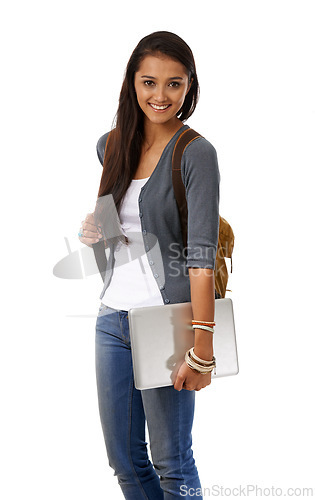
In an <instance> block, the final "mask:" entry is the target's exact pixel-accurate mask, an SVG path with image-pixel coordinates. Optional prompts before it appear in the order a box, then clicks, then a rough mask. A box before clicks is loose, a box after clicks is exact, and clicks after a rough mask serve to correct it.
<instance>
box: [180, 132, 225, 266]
mask: <svg viewBox="0 0 315 500" xmlns="http://www.w3.org/2000/svg"><path fill="white" fill-rule="evenodd" d="M182 179H183V182H184V185H185V189H186V199H187V209H188V227H187V262H186V267H187V268H188V267H201V268H210V269H214V268H215V258H216V253H217V246H218V236H219V201H220V172H219V166H218V160H217V153H216V150H215V148H214V147H213V145H212V144H211V143H210V142H209V141H207V140H206V139H205V138H204V137H200V138H197V139H195V140H194V141H192V142H191V143H190V144H189V145H188V146H187V147H186V149H185V151H184V154H183V156H182Z"/></svg>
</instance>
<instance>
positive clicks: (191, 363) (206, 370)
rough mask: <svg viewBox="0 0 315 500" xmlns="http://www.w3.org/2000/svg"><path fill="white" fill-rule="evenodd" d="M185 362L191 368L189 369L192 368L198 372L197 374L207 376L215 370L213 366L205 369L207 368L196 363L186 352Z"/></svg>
mask: <svg viewBox="0 0 315 500" xmlns="http://www.w3.org/2000/svg"><path fill="white" fill-rule="evenodd" d="M185 361H186V364H187V365H188V366H189V368H192V369H193V370H196V371H197V372H199V373H202V374H203V375H205V374H206V373H209V372H210V371H212V369H213V367H212V366H211V367H205V366H202V367H201V366H200V365H198V364H197V363H195V362H194V361H193V360H192V359H191V358H189V356H188V352H186V354H185Z"/></svg>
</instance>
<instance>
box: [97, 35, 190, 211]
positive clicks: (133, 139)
mask: <svg viewBox="0 0 315 500" xmlns="http://www.w3.org/2000/svg"><path fill="white" fill-rule="evenodd" d="M156 53H162V54H165V55H166V56H168V57H171V58H172V59H175V60H178V61H179V62H181V63H182V64H183V65H184V66H185V68H186V70H187V73H188V81H189V82H190V80H191V78H193V81H192V84H191V87H190V90H189V92H188V93H187V95H186V98H185V101H184V103H183V106H182V107H181V109H180V110H179V111H178V112H177V117H178V118H179V119H180V120H181V121H182V122H184V121H185V120H187V119H188V118H189V117H190V116H191V115H192V113H193V112H194V110H195V108H196V105H197V101H198V98H199V84H198V79H197V73H196V67H195V60H194V56H193V53H192V51H191V49H190V48H189V46H188V45H187V44H186V42H184V40H183V39H182V38H180V37H179V36H178V35H175V34H174V33H170V32H169V31H156V32H154V33H151V34H150V35H148V36H146V37H144V38H142V40H140V42H139V43H138V45H137V46H136V48H135V49H134V51H133V53H132V54H131V57H130V59H129V61H128V64H127V67H126V71H125V76H124V81H123V84H122V88H121V92H120V96H119V105H118V110H117V113H116V124H115V128H114V129H113V130H112V132H111V134H110V148H107V151H106V157H105V162H104V168H103V174H102V178H101V183H100V187H99V192H98V197H101V196H104V195H106V194H112V195H113V198H114V202H115V205H116V208H117V210H118V212H119V208H120V205H121V202H122V199H123V197H124V195H125V193H126V191H127V189H128V187H129V184H130V182H131V180H132V179H133V177H134V175H135V172H136V170H137V167H138V164H139V160H140V154H141V146H142V142H143V111H142V110H141V108H140V106H139V104H138V101H137V96H136V93H135V87H134V75H135V73H136V72H137V71H138V70H139V66H140V64H141V61H142V60H143V58H144V57H145V56H147V55H154V54H156Z"/></svg>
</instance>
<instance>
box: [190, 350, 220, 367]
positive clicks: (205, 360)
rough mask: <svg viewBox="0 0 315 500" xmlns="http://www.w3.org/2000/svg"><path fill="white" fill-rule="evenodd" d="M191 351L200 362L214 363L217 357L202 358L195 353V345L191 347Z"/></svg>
mask: <svg viewBox="0 0 315 500" xmlns="http://www.w3.org/2000/svg"><path fill="white" fill-rule="evenodd" d="M189 352H190V354H191V356H192V357H193V358H194V359H195V360H196V361H199V363H204V364H206V365H212V364H213V363H215V357H214V356H213V358H212V359H210V360H208V359H201V358H199V357H198V356H197V354H195V350H194V347H192V348H191V349H189Z"/></svg>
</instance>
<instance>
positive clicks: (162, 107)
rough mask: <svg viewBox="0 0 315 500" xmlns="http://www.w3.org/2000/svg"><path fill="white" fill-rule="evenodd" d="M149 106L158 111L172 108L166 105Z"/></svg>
mask: <svg viewBox="0 0 315 500" xmlns="http://www.w3.org/2000/svg"><path fill="white" fill-rule="evenodd" d="M149 104H150V106H151V107H152V108H153V109H157V110H163V109H166V108H168V107H169V106H170V104H165V105H164V106H157V105H156V104H151V103H149Z"/></svg>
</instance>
